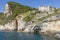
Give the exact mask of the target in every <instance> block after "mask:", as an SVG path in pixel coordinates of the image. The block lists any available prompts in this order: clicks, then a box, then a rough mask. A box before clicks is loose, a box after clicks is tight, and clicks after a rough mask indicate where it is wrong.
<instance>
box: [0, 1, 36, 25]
mask: <svg viewBox="0 0 60 40" xmlns="http://www.w3.org/2000/svg"><path fill="white" fill-rule="evenodd" d="M7 3H8V4H9V7H10V10H11V11H12V14H11V15H9V16H8V17H6V16H4V14H1V15H0V24H3V25H4V24H6V23H9V22H11V21H12V20H14V19H15V17H16V16H18V15H20V14H24V13H25V12H27V11H32V10H36V9H35V8H32V7H29V6H24V5H21V4H19V3H16V2H7Z"/></svg>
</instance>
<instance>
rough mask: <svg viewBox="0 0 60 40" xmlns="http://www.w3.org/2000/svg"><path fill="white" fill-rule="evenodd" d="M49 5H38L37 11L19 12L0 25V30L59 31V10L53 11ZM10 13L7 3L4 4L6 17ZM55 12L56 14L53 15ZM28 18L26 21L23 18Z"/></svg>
mask: <svg viewBox="0 0 60 40" xmlns="http://www.w3.org/2000/svg"><path fill="white" fill-rule="evenodd" d="M54 10H55V9H54V8H51V7H49V6H46V7H45V6H43V7H40V8H39V10H37V11H33V12H32V11H31V13H29V12H28V13H26V14H20V15H18V16H16V18H15V19H14V20H12V21H11V22H10V23H6V24H5V25H0V30H7V31H8V30H12V31H13V30H14V31H20V32H35V31H39V32H47V31H49V32H53V31H54V32H56V31H60V14H59V13H60V12H56V11H54ZM11 14H12V11H11V10H10V7H9V5H8V4H6V5H5V11H4V15H5V16H6V17H8V16H9V15H11ZM55 14H56V15H55ZM24 18H26V19H27V20H29V21H28V22H27V21H26V20H25V21H24Z"/></svg>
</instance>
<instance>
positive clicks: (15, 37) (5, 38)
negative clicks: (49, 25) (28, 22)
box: [0, 32, 60, 40]
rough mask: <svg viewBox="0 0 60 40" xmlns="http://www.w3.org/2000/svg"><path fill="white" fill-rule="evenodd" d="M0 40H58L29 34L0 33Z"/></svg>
mask: <svg viewBox="0 0 60 40" xmlns="http://www.w3.org/2000/svg"><path fill="white" fill-rule="evenodd" d="M0 40H60V39H56V38H54V37H51V36H46V35H41V34H29V33H20V32H0Z"/></svg>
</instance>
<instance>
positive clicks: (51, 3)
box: [0, 0, 60, 12]
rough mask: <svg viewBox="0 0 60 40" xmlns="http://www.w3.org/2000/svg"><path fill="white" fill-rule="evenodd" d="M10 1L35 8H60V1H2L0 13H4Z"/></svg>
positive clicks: (0, 0) (0, 1)
mask: <svg viewBox="0 0 60 40" xmlns="http://www.w3.org/2000/svg"><path fill="white" fill-rule="evenodd" d="M9 1H14V2H17V3H20V4H22V5H27V6H30V7H34V8H38V7H39V6H41V5H42V6H52V7H56V8H60V0H0V12H4V6H5V4H6V3H7V2H9Z"/></svg>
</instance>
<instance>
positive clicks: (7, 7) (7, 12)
mask: <svg viewBox="0 0 60 40" xmlns="http://www.w3.org/2000/svg"><path fill="white" fill-rule="evenodd" d="M4 14H5V16H6V17H8V16H9V15H10V14H12V11H11V9H10V7H9V4H8V3H6V5H5V11H4Z"/></svg>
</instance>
